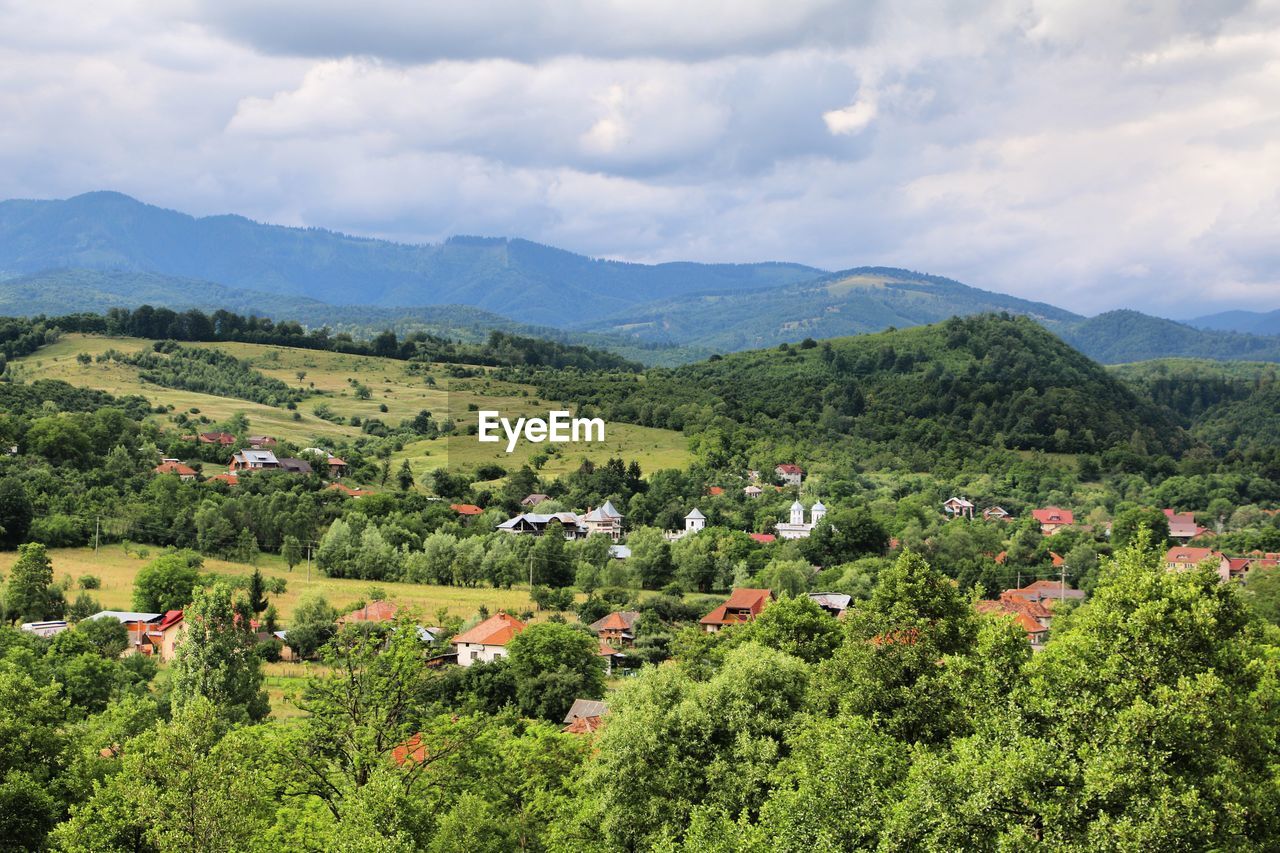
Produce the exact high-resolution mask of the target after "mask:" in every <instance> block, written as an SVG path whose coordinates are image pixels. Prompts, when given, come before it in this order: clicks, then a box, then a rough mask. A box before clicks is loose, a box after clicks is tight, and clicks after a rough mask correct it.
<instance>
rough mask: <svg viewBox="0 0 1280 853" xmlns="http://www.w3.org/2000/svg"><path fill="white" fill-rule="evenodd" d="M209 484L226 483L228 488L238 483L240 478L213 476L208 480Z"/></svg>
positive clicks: (227, 475) (223, 475) (229, 475)
mask: <svg viewBox="0 0 1280 853" xmlns="http://www.w3.org/2000/svg"><path fill="white" fill-rule="evenodd" d="M209 482H211V483H226V484H227V485H229V486H234V485H236V484H237V483H239V482H240V478H239V477H237V476H236V475H235V474H215V475H214V476H212V477H210V478H209Z"/></svg>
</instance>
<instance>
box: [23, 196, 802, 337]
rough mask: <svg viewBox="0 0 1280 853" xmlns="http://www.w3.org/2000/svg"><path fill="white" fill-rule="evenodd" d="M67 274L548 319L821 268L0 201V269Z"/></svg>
mask: <svg viewBox="0 0 1280 853" xmlns="http://www.w3.org/2000/svg"><path fill="white" fill-rule="evenodd" d="M65 268H80V269H92V270H126V271H134V272H151V273H159V274H163V275H169V276H176V277H182V278H192V279H202V280H206V281H214V282H218V283H219V284H222V285H224V286H228V287H233V288H244V289H250V290H258V291H263V292H266V293H271V294H276V295H281V296H305V297H309V298H312V299H318V300H320V301H322V302H328V303H331V304H346V303H350V302H353V301H359V302H361V303H364V304H372V305H383V306H397V305H430V304H448V303H454V304H461V305H471V306H474V307H478V308H485V309H487V310H491V311H498V312H500V313H503V314H509V315H517V316H519V317H521V319H523V320H526V321H528V322H534V323H546V324H560V323H561V322H562V321H563V320H564V318H565V317H573V318H574V319H584V318H586V319H591V318H596V317H603V316H606V315H608V314H610V313H614V312H617V311H620V310H623V309H624V308H626V307H627V306H629V305H633V304H637V303H640V302H644V301H649V300H654V299H661V298H666V297H670V296H673V295H676V294H678V293H682V292H687V291H692V290H710V289H726V288H733V289H757V288H765V287H771V286H774V285H779V284H788V283H791V282H794V281H799V280H803V279H807V278H812V277H813V276H814V275H818V274H820V273H821V271H820V270H815V269H813V268H811V267H805V266H801V265H799V264H773V263H766V264H685V263H675V264H660V265H657V266H649V265H644V264H628V263H620V262H617V261H604V260H595V259H592V258H587V257H583V256H581V255H575V254H573V253H571V252H566V251H563V250H561V249H554V248H551V247H548V246H541V245H538V244H536V243H531V242H528V241H526V240H508V239H504V238H471V237H456V238H453V239H450V240H448V241H446V242H445V243H442V244H439V245H405V244H400V243H391V242H387V241H383V240H370V239H364V238H358V237H350V236H347V235H344V234H338V233H335V232H332V231H324V230H320V229H304V228H285V227H282V226H276V225H263V224H260V223H256V222H253V221H251V220H248V219H245V218H244V217H240V216H210V217H204V218H195V217H191V216H187V215H186V214H182V213H178V212H175V211H171V210H164V209H162V208H159V207H154V206H151V205H147V204H143V203H142V202H139V201H137V200H135V199H132V198H130V197H128V196H125V195H122V194H120V193H111V192H95V193H87V194H85V195H80V196H76V197H74V198H70V199H66V200H64V201H25V200H13V201H6V202H0V272H3V273H5V274H7V275H10V276H13V275H21V274H30V273H36V272H40V271H43V270H49V269H65Z"/></svg>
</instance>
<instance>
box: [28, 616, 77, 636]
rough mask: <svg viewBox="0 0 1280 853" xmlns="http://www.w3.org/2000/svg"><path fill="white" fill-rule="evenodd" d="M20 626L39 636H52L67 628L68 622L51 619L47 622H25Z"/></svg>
mask: <svg viewBox="0 0 1280 853" xmlns="http://www.w3.org/2000/svg"><path fill="white" fill-rule="evenodd" d="M18 628H19V630H22V631H26V632H27V633H28V634H34V635H35V636H37V637H52V636H55V635H57V634H61V633H62V632H63V631H65V630H67V623H66V622H65V621H63V620H61V619H51V620H49V621H47V622H23V623H22V624H21V625H19V626H18Z"/></svg>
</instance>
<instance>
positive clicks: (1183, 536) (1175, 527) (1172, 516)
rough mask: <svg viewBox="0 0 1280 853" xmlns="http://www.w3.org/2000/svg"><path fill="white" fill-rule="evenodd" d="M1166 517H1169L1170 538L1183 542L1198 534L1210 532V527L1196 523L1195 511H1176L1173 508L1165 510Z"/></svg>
mask: <svg viewBox="0 0 1280 853" xmlns="http://www.w3.org/2000/svg"><path fill="white" fill-rule="evenodd" d="M1164 515H1165V518H1167V519H1169V538H1170V539H1177V540H1179V541H1181V542H1190V541H1191V540H1192V539H1195V538H1196V537H1197V536H1203V535H1204V534H1206V533H1208V532H1209V528H1207V527H1201V526H1200V525H1199V524H1197V523H1196V516H1195V513H1190V512H1174V511H1173V510H1171V509H1166V510H1164Z"/></svg>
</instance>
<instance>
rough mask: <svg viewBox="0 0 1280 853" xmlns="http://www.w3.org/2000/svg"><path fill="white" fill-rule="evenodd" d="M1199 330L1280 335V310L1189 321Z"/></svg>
mask: <svg viewBox="0 0 1280 853" xmlns="http://www.w3.org/2000/svg"><path fill="white" fill-rule="evenodd" d="M1187 325H1188V326H1195V327H1196V328H1197V329H1216V330H1218V331H1223V332H1247V333H1249V334H1252V335H1280V308H1277V309H1276V310H1275V311H1268V312H1265V313H1263V312H1261V311H1223V312H1221V313H1219V314H1209V315H1206V316H1204V317H1196V318H1195V319H1194V320H1188V321H1187Z"/></svg>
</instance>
